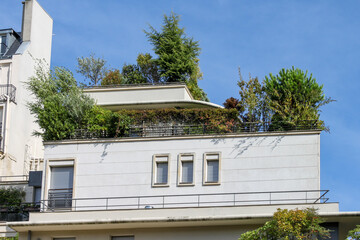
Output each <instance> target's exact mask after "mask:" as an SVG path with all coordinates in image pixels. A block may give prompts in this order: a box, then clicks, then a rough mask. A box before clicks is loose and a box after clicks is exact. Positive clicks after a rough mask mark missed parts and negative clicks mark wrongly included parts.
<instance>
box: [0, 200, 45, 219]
mask: <svg viewBox="0 0 360 240" xmlns="http://www.w3.org/2000/svg"><path fill="white" fill-rule="evenodd" d="M39 211H40V203H22V204H19V205H12V206H0V221H6V222H14V221H28V220H29V213H30V212H39Z"/></svg>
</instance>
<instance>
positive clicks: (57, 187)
mask: <svg viewBox="0 0 360 240" xmlns="http://www.w3.org/2000/svg"><path fill="white" fill-rule="evenodd" d="M64 164H67V165H68V166H64ZM69 164H73V161H50V188H49V189H48V199H49V207H51V208H69V207H71V206H72V194H73V181H74V166H69Z"/></svg>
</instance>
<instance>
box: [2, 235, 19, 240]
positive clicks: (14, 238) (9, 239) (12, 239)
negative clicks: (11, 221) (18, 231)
mask: <svg viewBox="0 0 360 240" xmlns="http://www.w3.org/2000/svg"><path fill="white" fill-rule="evenodd" d="M0 240H19V235H16V237H0Z"/></svg>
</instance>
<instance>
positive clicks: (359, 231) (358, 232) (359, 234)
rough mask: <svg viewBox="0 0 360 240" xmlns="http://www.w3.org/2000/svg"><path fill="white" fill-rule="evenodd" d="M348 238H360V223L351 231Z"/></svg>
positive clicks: (357, 239) (356, 239)
mask: <svg viewBox="0 0 360 240" xmlns="http://www.w3.org/2000/svg"><path fill="white" fill-rule="evenodd" d="M348 238H350V239H353V240H360V225H356V228H354V229H353V230H350V231H349V233H348Z"/></svg>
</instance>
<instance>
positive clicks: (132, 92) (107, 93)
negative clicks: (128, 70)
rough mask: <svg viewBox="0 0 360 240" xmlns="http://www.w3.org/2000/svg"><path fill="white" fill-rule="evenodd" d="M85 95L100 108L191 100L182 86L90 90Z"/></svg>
mask: <svg viewBox="0 0 360 240" xmlns="http://www.w3.org/2000/svg"><path fill="white" fill-rule="evenodd" d="M85 93H87V94H88V95H90V96H91V97H92V98H94V99H95V100H96V101H97V104H98V105H100V106H103V105H117V104H139V103H147V102H166V101H180V100H191V96H190V95H189V93H188V92H187V91H186V87H185V86H181V85H180V86H148V87H146V86H144V87H136V88H134V87H128V88H125V87H123V88H104V89H88V90H85Z"/></svg>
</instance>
